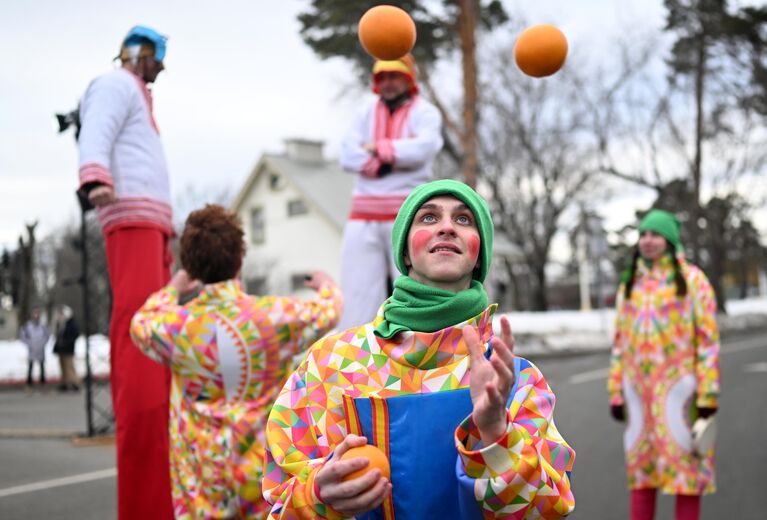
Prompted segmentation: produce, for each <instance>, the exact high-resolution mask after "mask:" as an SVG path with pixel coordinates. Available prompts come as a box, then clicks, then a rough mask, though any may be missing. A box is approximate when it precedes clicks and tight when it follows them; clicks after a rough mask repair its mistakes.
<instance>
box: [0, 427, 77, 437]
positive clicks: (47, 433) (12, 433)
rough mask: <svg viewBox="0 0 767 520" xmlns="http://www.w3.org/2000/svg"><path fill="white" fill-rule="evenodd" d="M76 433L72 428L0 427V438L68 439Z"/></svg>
mask: <svg viewBox="0 0 767 520" xmlns="http://www.w3.org/2000/svg"><path fill="white" fill-rule="evenodd" d="M78 435H80V432H79V431H73V430H42V429H9V428H2V429H0V439H70V438H72V437H77V436H78Z"/></svg>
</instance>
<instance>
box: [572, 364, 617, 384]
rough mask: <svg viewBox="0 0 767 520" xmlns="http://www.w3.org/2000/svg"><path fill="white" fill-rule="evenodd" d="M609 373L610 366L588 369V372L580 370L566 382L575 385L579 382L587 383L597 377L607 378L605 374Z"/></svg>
mask: <svg viewBox="0 0 767 520" xmlns="http://www.w3.org/2000/svg"><path fill="white" fill-rule="evenodd" d="M609 373H610V368H609V367H605V368H597V369H596V370H589V371H588V372H581V373H580V374H575V375H574V376H571V377H570V379H568V380H567V382H568V383H572V384H574V385H577V384H579V383H588V382H589V381H596V380H597V379H607V374H609Z"/></svg>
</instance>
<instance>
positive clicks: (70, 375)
mask: <svg viewBox="0 0 767 520" xmlns="http://www.w3.org/2000/svg"><path fill="white" fill-rule="evenodd" d="M59 313H60V317H59V324H58V326H57V327H56V343H55V344H54V345H53V353H54V354H56V355H58V356H59V366H60V367H61V383H59V386H58V389H59V390H60V391H62V392H66V391H68V390H72V391H74V392H77V391H78V390H80V380H79V378H78V377H77V371H75V341H76V340H77V337H78V336H79V335H80V329H79V327H78V326H77V322H76V321H75V318H74V316H72V309H71V308H70V307H68V306H66V305H63V306H62V307H61V309H60V311H59Z"/></svg>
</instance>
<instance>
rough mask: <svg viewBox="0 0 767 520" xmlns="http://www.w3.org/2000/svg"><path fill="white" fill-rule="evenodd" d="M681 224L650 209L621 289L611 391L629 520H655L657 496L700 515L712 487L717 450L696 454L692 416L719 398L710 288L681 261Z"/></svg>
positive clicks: (685, 513) (708, 410) (712, 407)
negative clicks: (620, 432) (622, 426)
mask: <svg viewBox="0 0 767 520" xmlns="http://www.w3.org/2000/svg"><path fill="white" fill-rule="evenodd" d="M679 230H680V225H679V221H678V220H677V218H676V217H675V216H674V215H672V214H671V213H668V212H666V211H662V210H652V211H650V212H649V213H648V214H647V216H645V218H644V219H642V222H641V223H640V225H639V232H640V238H639V243H638V245H637V249H636V252H635V254H634V257H633V259H632V262H631V266H630V268H629V270H628V272H627V275H626V276H625V277H624V280H623V283H622V284H621V286H620V288H619V290H618V297H617V303H616V308H617V318H616V332H615V341H614V344H613V349H612V359H611V367H610V376H609V379H608V385H607V387H608V392H609V395H610V410H611V414H612V416H613V417H614V418H615V419H616V420H618V421H621V422H623V421H627V425H626V432H625V434H624V448H625V453H626V468H627V471H628V484H629V489H630V490H631V518H632V520H638V519H648V520H651V519H652V518H653V517H654V514H655V500H656V493H657V490H658V489H660V491H661V492H662V493H665V494H671V495H676V518H677V519H684V520H688V519H697V518H699V515H700V497H701V495H703V494H706V493H712V492H714V490H715V482H714V450H713V449H711V450H709V451H708V452H706V453H697V452H696V450H695V448H694V442H693V436H692V423H693V421H694V420H695V418H696V417H703V418H705V417H710V416H712V415H713V414H714V413H715V412H716V410H717V407H718V398H719V332H718V330H717V325H716V298H715V296H714V291H713V289H712V288H711V285H710V284H709V282H708V279H707V278H706V275H705V274H703V271H701V270H700V269H699V268H698V267H696V266H694V265H691V264H688V263H687V262H686V261H685V259H684V248H683V247H682V243H681V240H680V237H679Z"/></svg>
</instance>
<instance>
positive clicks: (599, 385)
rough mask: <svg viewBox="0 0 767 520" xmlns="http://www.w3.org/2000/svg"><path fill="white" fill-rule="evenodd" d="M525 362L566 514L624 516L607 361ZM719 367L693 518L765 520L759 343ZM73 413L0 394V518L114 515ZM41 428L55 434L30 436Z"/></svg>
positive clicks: (97, 455)
mask: <svg viewBox="0 0 767 520" xmlns="http://www.w3.org/2000/svg"><path fill="white" fill-rule="evenodd" d="M534 361H535V362H536V364H538V366H539V367H540V368H541V369H542V370H543V372H544V374H545V375H546V378H547V379H548V381H549V383H550V384H551V386H552V387H553V388H554V391H555V393H556V395H557V408H556V413H555V417H556V422H557V426H558V427H559V429H560V431H561V432H562V434H563V435H564V436H565V438H566V439H567V440H568V442H570V444H571V445H572V446H573V447H574V448H575V450H576V451H577V458H576V461H575V469H574V472H573V482H574V484H573V486H574V490H575V496H576V511H575V513H574V514H573V515H572V516H571V517H570V518H573V519H575V520H581V519H583V520H585V519H589V520H613V519H617V520H621V519H626V518H628V500H629V495H628V491H627V490H626V477H625V472H624V468H623V448H622V444H621V443H622V440H621V439H622V426H621V425H619V424H617V423H615V422H613V421H612V420H611V419H610V416H609V413H608V406H607V397H606V393H605V377H606V374H607V362H608V360H607V355H606V354H598V355H587V356H574V357H569V358H556V359H555V358H549V359H539V360H534ZM721 367H722V380H723V389H724V391H723V396H722V400H721V411H720V412H719V414H720V415H719V420H720V426H719V439H718V441H717V446H718V452H717V466H716V470H717V479H718V487H719V490H718V492H717V493H716V494H714V495H712V496H708V497H705V498H704V500H703V515H702V517H703V519H704V520H705V519H719V518H738V519H739V520H751V519H753V520H756V519H760V520H761V519H764V518H767V513H765V511H764V509H759V507H760V504H761V503H762V499H760V498H759V497H760V496H761V492H762V490H763V488H764V484H763V482H764V476H763V475H764V469H765V468H766V467H767V444H766V442H765V441H767V337H765V336H764V335H752V336H747V337H741V338H738V339H728V340H727V341H726V342H725V344H724V346H723V348H722V360H721ZM82 410H83V406H82V396H81V395H79V396H78V395H66V396H60V395H56V394H53V393H48V394H33V395H25V394H24V393H23V392H19V391H3V392H0V518H2V519H3V520H16V519H37V518H53V519H61V520H70V519H71V520H75V519H77V520H83V519H85V520H88V519H94V520H108V519H111V518H115V508H116V499H115V477H114V447H113V446H111V445H106V446H104V445H99V446H89V447H78V446H74V445H73V444H72V442H71V441H70V439H69V438H67V437H66V435H63V434H62V433H61V432H65V431H78V430H82V429H83V428H82V425H83V424H84V414H83V411H82ZM29 424H34V425H38V426H39V428H38V429H37V430H30V431H29V432H26V433H24V432H21V429H20V428H19V425H29ZM14 431H16V432H21V433H14ZM45 431H58V432H59V435H60V437H59V438H55V437H52V436H48V437H46V436H44V435H40V433H41V432H45ZM22 433H23V434H22ZM656 518H658V519H670V518H673V499H672V498H669V497H663V496H661V497H660V498H659V501H658V514H657V516H656Z"/></svg>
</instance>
